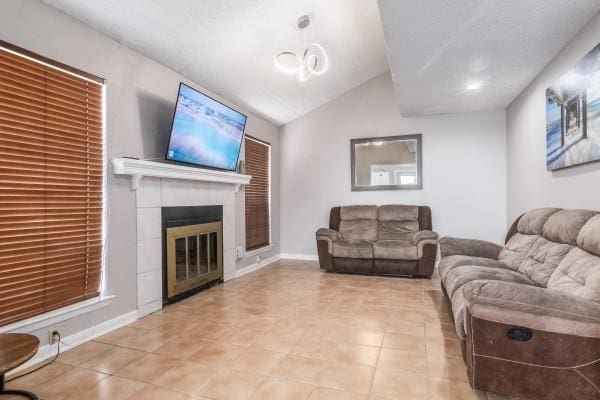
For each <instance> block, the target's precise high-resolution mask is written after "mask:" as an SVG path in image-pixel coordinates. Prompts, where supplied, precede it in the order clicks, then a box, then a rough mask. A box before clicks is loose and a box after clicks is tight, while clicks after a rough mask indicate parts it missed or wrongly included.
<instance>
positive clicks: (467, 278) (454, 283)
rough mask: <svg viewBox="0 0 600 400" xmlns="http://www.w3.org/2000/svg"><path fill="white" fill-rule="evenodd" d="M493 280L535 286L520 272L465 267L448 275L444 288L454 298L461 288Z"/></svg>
mask: <svg viewBox="0 0 600 400" xmlns="http://www.w3.org/2000/svg"><path fill="white" fill-rule="evenodd" d="M478 280H492V281H503V282H513V283H522V284H524V285H535V284H534V282H532V281H531V280H529V279H528V278H527V277H525V276H523V275H522V274H520V273H519V272H515V271H511V270H509V269H504V268H490V267H479V266H476V265H463V266H461V267H456V268H454V269H453V270H451V271H448V273H447V274H446V280H445V281H444V287H445V288H446V292H447V293H448V297H450V298H452V297H453V296H454V293H456V291H457V290H459V289H460V288H461V287H463V286H464V285H466V284H467V283H469V282H472V281H478Z"/></svg>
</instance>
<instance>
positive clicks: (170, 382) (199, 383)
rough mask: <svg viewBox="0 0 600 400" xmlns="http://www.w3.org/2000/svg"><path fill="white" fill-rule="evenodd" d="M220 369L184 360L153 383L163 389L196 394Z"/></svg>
mask: <svg viewBox="0 0 600 400" xmlns="http://www.w3.org/2000/svg"><path fill="white" fill-rule="evenodd" d="M220 371H221V369H219V368H215V367H210V366H207V365H204V364H198V363H193V362H189V361H184V362H183V363H182V364H180V365H178V366H176V367H175V368H173V369H171V370H169V371H168V372H166V373H164V374H163V375H161V376H160V377H158V378H157V379H156V381H155V382H154V383H155V384H156V385H158V386H161V387H163V388H165V389H169V390H176V391H180V392H185V393H189V394H198V393H199V392H200V390H201V389H202V388H203V387H204V386H205V385H206V384H207V383H208V382H209V381H210V379H211V378H212V377H213V376H215V375H216V374H217V373H219V372H220Z"/></svg>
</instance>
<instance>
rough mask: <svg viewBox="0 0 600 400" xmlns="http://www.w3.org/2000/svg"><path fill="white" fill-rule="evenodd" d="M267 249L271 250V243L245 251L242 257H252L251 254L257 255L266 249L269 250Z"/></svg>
mask: <svg viewBox="0 0 600 400" xmlns="http://www.w3.org/2000/svg"><path fill="white" fill-rule="evenodd" d="M269 250H273V245H272V244H268V245H266V246H263V247H259V248H258V249H254V250H250V251H247V252H246V253H245V254H244V258H247V257H252V256H257V255H259V254H261V253H264V252H266V251H269Z"/></svg>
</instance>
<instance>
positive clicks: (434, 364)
mask: <svg viewBox="0 0 600 400" xmlns="http://www.w3.org/2000/svg"><path fill="white" fill-rule="evenodd" d="M427 375H428V376H429V377H430V378H438V379H450V380H455V381H461V382H468V381H469V378H468V376H467V368H466V367H465V363H464V362H463V360H462V359H459V358H446V357H441V356H430V355H427Z"/></svg>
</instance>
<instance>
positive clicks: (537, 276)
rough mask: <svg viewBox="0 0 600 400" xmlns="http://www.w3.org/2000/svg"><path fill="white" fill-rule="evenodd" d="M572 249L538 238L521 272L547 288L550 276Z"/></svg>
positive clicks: (528, 253)
mask: <svg viewBox="0 0 600 400" xmlns="http://www.w3.org/2000/svg"><path fill="white" fill-rule="evenodd" d="M572 248H573V246H571V245H570V244H562V243H556V242H552V241H550V240H548V239H544V238H543V237H538V238H537V240H536V241H535V242H533V244H532V245H531V248H530V249H529V251H528V252H527V255H526V256H525V259H524V260H523V262H522V263H521V265H520V267H519V272H520V273H522V274H523V275H525V276H527V277H528V278H529V279H531V280H532V281H534V282H535V283H536V284H537V285H539V286H542V287H546V285H547V284H548V279H550V275H552V273H553V272H554V270H555V269H556V267H558V264H560V262H561V261H562V260H563V258H564V257H565V256H566V255H567V253H568V252H569V251H570V250H571V249H572Z"/></svg>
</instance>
